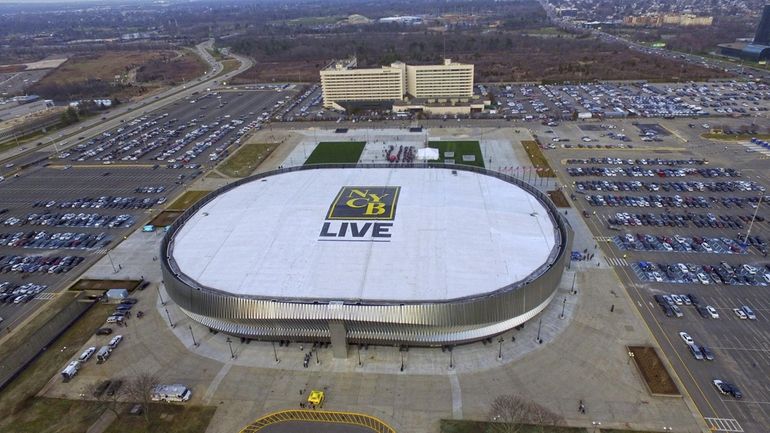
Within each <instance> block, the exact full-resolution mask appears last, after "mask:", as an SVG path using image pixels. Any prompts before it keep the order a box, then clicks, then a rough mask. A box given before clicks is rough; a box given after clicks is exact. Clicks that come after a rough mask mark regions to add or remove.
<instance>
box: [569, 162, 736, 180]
mask: <svg viewBox="0 0 770 433" xmlns="http://www.w3.org/2000/svg"><path fill="white" fill-rule="evenodd" d="M567 174H569V175H570V176H572V177H582V176H595V177H617V176H620V177H685V176H702V177H707V178H711V177H740V176H741V173H740V171H738V170H735V169H732V168H656V169H652V168H646V167H645V166H638V165H634V166H630V167H594V166H592V167H568V168H567Z"/></svg>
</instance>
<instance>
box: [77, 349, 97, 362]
mask: <svg viewBox="0 0 770 433" xmlns="http://www.w3.org/2000/svg"><path fill="white" fill-rule="evenodd" d="M95 352H96V347H94V346H91V347H89V348H88V349H86V350H85V352H83V353H81V354H80V357H78V360H80V362H86V361H88V360H89V359H91V356H93V354H94V353H95Z"/></svg>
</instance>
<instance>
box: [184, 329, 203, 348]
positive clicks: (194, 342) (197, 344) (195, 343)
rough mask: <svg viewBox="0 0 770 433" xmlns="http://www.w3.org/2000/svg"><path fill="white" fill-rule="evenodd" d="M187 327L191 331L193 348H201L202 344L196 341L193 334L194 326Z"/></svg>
mask: <svg viewBox="0 0 770 433" xmlns="http://www.w3.org/2000/svg"><path fill="white" fill-rule="evenodd" d="M187 327H188V328H189V329H190V336H191V337H192V340H193V346H195V347H198V346H200V344H199V343H198V342H197V341H195V334H193V330H192V325H187Z"/></svg>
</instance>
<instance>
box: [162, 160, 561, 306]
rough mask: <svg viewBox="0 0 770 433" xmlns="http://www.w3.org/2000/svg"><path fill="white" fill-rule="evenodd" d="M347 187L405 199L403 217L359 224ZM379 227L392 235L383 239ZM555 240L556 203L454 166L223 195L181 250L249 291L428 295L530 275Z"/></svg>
mask: <svg viewBox="0 0 770 433" xmlns="http://www.w3.org/2000/svg"><path fill="white" fill-rule="evenodd" d="M458 158H459V156H458ZM344 187H355V188H357V189H358V190H360V191H359V192H361V191H365V190H367V189H369V190H372V191H375V190H376V191H379V193H378V194H379V195H382V196H384V195H385V194H389V197H396V199H395V202H394V203H391V204H390V205H387V207H388V208H387V212H386V213H384V215H386V216H388V217H392V219H389V220H382V219H380V220H367V219H359V218H358V216H361V215H360V214H356V213H355V212H357V210H356V208H349V207H345V206H344V204H345V203H347V202H346V200H348V199H349V198H350V197H352V198H360V195H356V193H352V195H351V189H350V188H348V189H347V190H345V189H343V188H344ZM372 188H374V189H372ZM378 188H379V189H378ZM367 197H369V196H367ZM369 200H371V197H370V198H369ZM381 200H383V201H385V200H388V199H386V198H384V197H382V198H381ZM333 203H335V205H333ZM357 203H359V204H362V205H363V204H364V203H367V202H366V200H360V201H358V202H353V205H355V204H357ZM375 208H376V206H375ZM350 212H353V213H350ZM383 212H384V211H383ZM356 215H358V216H356ZM379 218H382V217H379ZM343 224H344V225H345V227H346V230H345V236H342V237H340V236H336V235H339V233H340V229H341V227H342V225H343ZM354 225H355V227H354ZM378 226H379V227H380V230H381V233H380V234H385V235H388V234H389V235H390V236H389V237H387V236H381V237H373V236H372V234H373V232H374V231H375V229H376V227H378ZM324 227H325V229H324ZM354 231H357V232H358V235H359V236H358V237H355V236H353V233H352V232H354ZM362 233H363V234H362ZM554 244H555V227H554V223H553V222H552V220H551V217H550V215H549V213H548V211H547V210H546V208H545V207H544V206H543V205H542V204H541V203H540V202H539V201H538V200H537V199H536V198H535V197H533V196H532V195H530V194H529V193H527V192H526V191H524V190H523V189H521V188H519V187H518V186H515V185H512V184H510V183H508V182H505V181H502V180H499V179H497V178H494V177H491V176H486V175H483V174H476V173H472V172H466V171H457V172H456V173H453V171H452V170H449V169H391V168H376V169H373V168H368V169H351V168H345V169H319V170H303V171H296V172H290V173H283V174H277V175H274V176H270V177H267V178H265V179H263V180H256V181H253V182H249V183H246V184H244V185H241V186H238V187H236V188H234V189H232V190H229V191H226V192H224V193H222V194H221V195H219V196H217V197H216V198H214V199H213V200H212V201H211V202H209V203H207V204H206V205H204V206H203V207H202V208H201V209H199V210H198V211H197V212H196V213H195V214H194V215H193V216H192V217H191V218H190V219H189V220H188V221H187V222H186V224H185V225H184V226H183V227H182V228H181V229H180V230H179V232H178V233H177V234H176V237H175V239H174V241H173V247H172V248H173V249H172V256H173V259H174V260H175V261H176V263H177V265H178V266H179V269H180V270H181V271H182V272H183V273H185V274H186V275H187V276H189V277H190V278H192V279H194V280H196V281H197V282H199V283H200V284H203V285H205V286H207V287H210V288H213V289H217V290H222V291H226V292H230V293H233V294H238V295H247V296H258V297H264V298H267V299H270V298H302V299H310V300H326V301H334V300H369V301H405V302H410V301H412V302H414V301H417V302H419V301H437V300H439V301H440V300H449V299H456V298H462V297H468V296H477V295H480V294H484V293H488V292H492V291H495V290H497V289H500V288H503V287H505V286H507V285H509V284H511V283H514V282H517V281H520V280H522V279H524V278H526V277H527V276H529V275H530V274H531V273H533V272H534V271H535V270H536V269H537V268H539V267H540V266H542V265H543V264H544V263H546V261H547V259H548V256H549V254H550V253H551V251H552V249H553V248H554Z"/></svg>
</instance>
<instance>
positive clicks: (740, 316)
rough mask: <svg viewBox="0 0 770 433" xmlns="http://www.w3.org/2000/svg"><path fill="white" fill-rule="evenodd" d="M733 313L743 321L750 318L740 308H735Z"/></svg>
mask: <svg viewBox="0 0 770 433" xmlns="http://www.w3.org/2000/svg"><path fill="white" fill-rule="evenodd" d="M733 311H734V312H735V315H737V316H738V318H739V319H741V320H746V319H748V318H749V316H747V315H746V313H744V312H743V310H741V309H740V308H733Z"/></svg>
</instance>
